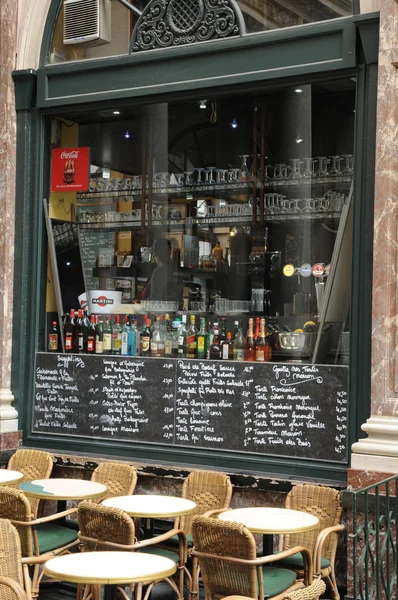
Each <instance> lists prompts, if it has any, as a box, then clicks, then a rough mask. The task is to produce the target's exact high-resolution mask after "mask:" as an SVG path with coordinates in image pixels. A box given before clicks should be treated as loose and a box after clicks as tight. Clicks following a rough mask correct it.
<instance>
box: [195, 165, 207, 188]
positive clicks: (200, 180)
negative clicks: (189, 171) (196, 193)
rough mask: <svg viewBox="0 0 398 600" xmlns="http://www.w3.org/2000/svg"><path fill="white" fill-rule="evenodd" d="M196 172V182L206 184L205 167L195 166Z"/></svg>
mask: <svg viewBox="0 0 398 600" xmlns="http://www.w3.org/2000/svg"><path fill="white" fill-rule="evenodd" d="M194 173H196V181H195V184H196V185H203V184H204V179H203V174H204V173H205V169H203V168H202V167H195V168H194Z"/></svg>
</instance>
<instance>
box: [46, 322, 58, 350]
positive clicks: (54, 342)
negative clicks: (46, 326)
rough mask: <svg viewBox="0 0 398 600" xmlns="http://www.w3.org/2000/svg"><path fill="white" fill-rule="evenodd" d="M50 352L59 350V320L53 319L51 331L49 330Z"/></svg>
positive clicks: (48, 345)
mask: <svg viewBox="0 0 398 600" xmlns="http://www.w3.org/2000/svg"><path fill="white" fill-rule="evenodd" d="M47 350H48V352H58V351H59V328H58V323H57V321H53V322H52V323H51V328H50V331H49V332H48V344H47Z"/></svg>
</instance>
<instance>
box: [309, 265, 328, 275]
mask: <svg viewBox="0 0 398 600" xmlns="http://www.w3.org/2000/svg"><path fill="white" fill-rule="evenodd" d="M324 272H325V267H324V266H323V265H322V264H321V263H317V264H316V265H314V266H313V267H312V274H313V275H314V277H322V275H323V274H324Z"/></svg>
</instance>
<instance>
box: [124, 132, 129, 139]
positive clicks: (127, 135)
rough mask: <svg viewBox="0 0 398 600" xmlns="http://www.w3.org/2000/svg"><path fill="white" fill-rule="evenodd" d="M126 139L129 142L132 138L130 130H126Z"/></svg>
mask: <svg viewBox="0 0 398 600" xmlns="http://www.w3.org/2000/svg"><path fill="white" fill-rule="evenodd" d="M124 137H125V138H126V140H128V139H129V138H130V132H129V130H128V129H127V130H126V133H125V134H124Z"/></svg>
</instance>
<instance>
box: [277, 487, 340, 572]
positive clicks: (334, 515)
mask: <svg viewBox="0 0 398 600" xmlns="http://www.w3.org/2000/svg"><path fill="white" fill-rule="evenodd" d="M286 508H291V509H293V510H300V511H303V512H307V513H310V514H311V515H315V516H316V517H318V519H319V529H314V530H312V531H304V532H302V533H294V534H289V535H285V536H284V540H283V549H284V550H287V549H289V548H292V547H293V546H299V545H302V546H306V547H307V548H308V549H309V550H310V551H311V553H313V552H314V549H315V543H316V540H317V537H318V535H319V532H320V531H322V529H325V528H326V527H332V526H333V525H338V524H339V523H340V519H341V515H342V512H343V509H342V507H341V504H340V494H339V492H338V491H337V490H334V489H333V488H329V487H322V486H319V485H309V484H300V485H296V486H295V487H293V488H292V490H291V491H290V492H289V493H288V495H287V498H286ZM337 541H338V540H337V536H329V538H328V540H327V542H326V543H325V546H324V551H323V557H324V558H327V559H329V560H330V561H331V562H332V563H333V562H334V558H335V554H336V548H337Z"/></svg>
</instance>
